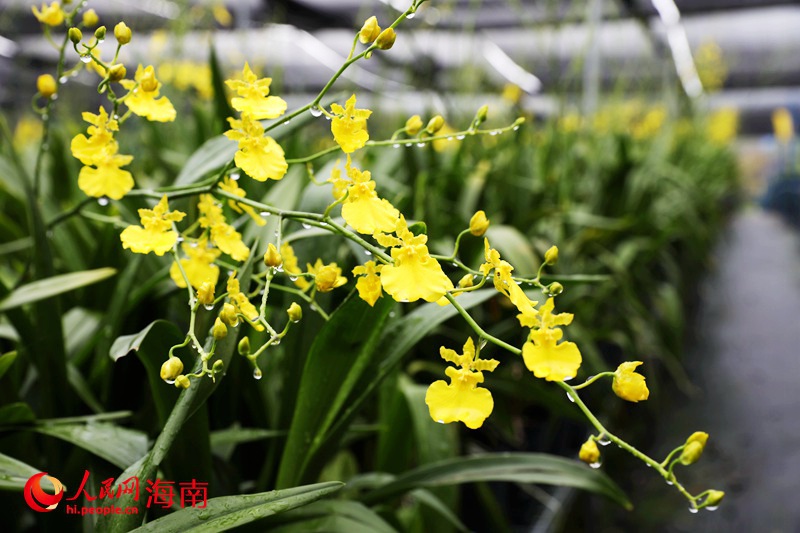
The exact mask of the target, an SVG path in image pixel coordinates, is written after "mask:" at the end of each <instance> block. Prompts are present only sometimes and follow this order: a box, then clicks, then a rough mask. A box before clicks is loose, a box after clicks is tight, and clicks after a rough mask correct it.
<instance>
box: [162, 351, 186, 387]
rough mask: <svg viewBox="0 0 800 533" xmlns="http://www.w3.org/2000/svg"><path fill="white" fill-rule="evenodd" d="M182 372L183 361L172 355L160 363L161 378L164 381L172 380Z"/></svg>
mask: <svg viewBox="0 0 800 533" xmlns="http://www.w3.org/2000/svg"><path fill="white" fill-rule="evenodd" d="M181 372H183V361H181V360H180V359H179V358H177V357H175V356H172V357H170V358H169V359H167V360H166V361H164V364H163V365H161V373H160V375H161V379H163V380H164V381H166V382H172V381H174V380H175V379H176V378H177V377H178V376H179V375H180V373H181Z"/></svg>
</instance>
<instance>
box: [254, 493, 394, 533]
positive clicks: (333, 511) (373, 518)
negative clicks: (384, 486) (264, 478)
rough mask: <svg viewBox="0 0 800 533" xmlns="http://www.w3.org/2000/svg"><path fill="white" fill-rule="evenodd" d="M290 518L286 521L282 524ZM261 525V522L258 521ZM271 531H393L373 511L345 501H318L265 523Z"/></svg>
mask: <svg viewBox="0 0 800 533" xmlns="http://www.w3.org/2000/svg"><path fill="white" fill-rule="evenodd" d="M287 520H289V521H290V522H289V523H285V524H283V525H273V524H282V523H284V522H286V521H287ZM259 525H261V524H259ZM264 528H265V530H269V531H271V532H272V533H312V532H320V533H323V532H324V533H396V531H397V530H396V529H394V528H393V527H392V526H390V525H389V524H388V523H387V522H386V521H385V520H384V519H383V518H381V517H380V516H379V515H378V514H377V513H376V512H375V511H373V510H372V509H370V508H369V507H367V506H365V505H364V504H362V503H359V502H353V501H348V500H333V501H319V502H314V503H312V504H311V505H307V506H305V507H302V508H300V509H297V510H295V511H291V512H288V513H286V514H282V515H279V516H277V517H275V519H272V520H269V521H267V522H266V523H264Z"/></svg>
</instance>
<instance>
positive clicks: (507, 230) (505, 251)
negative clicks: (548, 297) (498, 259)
mask: <svg viewBox="0 0 800 533" xmlns="http://www.w3.org/2000/svg"><path fill="white" fill-rule="evenodd" d="M486 237H487V238H488V239H489V243H490V244H491V246H492V248H496V249H497V250H498V251H499V252H500V255H502V256H503V259H505V260H506V261H508V262H509V263H511V264H512V265H514V274H515V275H519V276H533V275H535V274H536V272H537V270H539V262H538V261H537V259H536V254H534V253H533V248H532V247H531V243H530V241H529V240H528V238H527V237H526V236H525V235H523V234H522V232H520V231H519V230H518V229H517V228H515V227H512V226H504V225H502V224H501V225H497V226H495V225H492V226H489V229H488V230H487V231H486Z"/></svg>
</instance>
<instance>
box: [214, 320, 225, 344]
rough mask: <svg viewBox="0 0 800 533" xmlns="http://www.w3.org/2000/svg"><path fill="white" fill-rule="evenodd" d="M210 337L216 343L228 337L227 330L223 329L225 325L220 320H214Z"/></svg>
mask: <svg viewBox="0 0 800 533" xmlns="http://www.w3.org/2000/svg"><path fill="white" fill-rule="evenodd" d="M211 335H212V336H213V337H214V340H216V341H221V340H222V339H224V338H225V337H227V336H228V328H227V327H225V324H223V323H222V320H220V319H219V317H217V319H216V320H214V327H213V328H211Z"/></svg>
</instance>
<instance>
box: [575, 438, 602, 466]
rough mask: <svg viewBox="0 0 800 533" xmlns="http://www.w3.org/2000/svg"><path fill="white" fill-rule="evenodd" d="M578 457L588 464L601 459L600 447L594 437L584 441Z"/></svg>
mask: <svg viewBox="0 0 800 533" xmlns="http://www.w3.org/2000/svg"><path fill="white" fill-rule="evenodd" d="M578 457H579V458H580V460H581V461H583V462H584V463H587V464H590V465H591V464H595V463H597V462H598V461H600V449H599V448H598V447H597V443H596V442H595V441H594V439H589V440H587V441H586V442H584V443H583V445H582V446H581V450H580V452H578Z"/></svg>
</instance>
